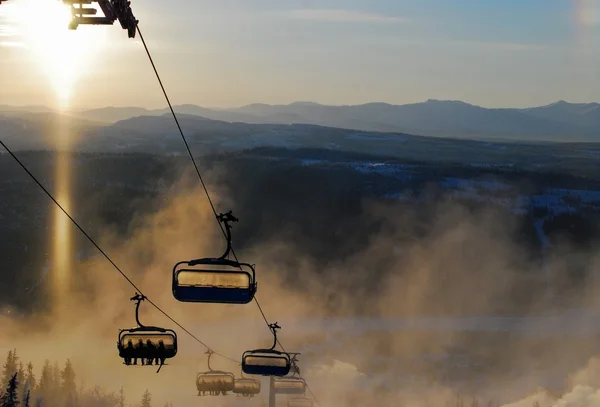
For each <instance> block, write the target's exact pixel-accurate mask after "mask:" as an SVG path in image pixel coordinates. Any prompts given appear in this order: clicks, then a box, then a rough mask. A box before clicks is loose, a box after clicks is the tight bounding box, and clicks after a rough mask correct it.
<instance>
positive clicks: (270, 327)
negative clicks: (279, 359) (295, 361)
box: [269, 322, 281, 350]
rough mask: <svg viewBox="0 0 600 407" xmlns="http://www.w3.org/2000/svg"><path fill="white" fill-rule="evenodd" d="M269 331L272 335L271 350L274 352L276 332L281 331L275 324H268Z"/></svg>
mask: <svg viewBox="0 0 600 407" xmlns="http://www.w3.org/2000/svg"><path fill="white" fill-rule="evenodd" d="M269 329H270V330H271V332H272V333H273V346H271V350H275V347H276V346H277V330H278V329H281V327H280V326H279V324H278V323H277V322H275V323H274V324H269Z"/></svg>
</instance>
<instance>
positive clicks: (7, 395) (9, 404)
mask: <svg viewBox="0 0 600 407" xmlns="http://www.w3.org/2000/svg"><path fill="white" fill-rule="evenodd" d="M18 388H19V382H18V381H17V373H16V372H15V374H14V375H12V377H11V378H10V380H9V382H8V387H7V388H6V390H5V391H4V393H3V394H2V397H0V407H18V406H19V397H18V395H17V391H18Z"/></svg>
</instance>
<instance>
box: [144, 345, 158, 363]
mask: <svg viewBox="0 0 600 407" xmlns="http://www.w3.org/2000/svg"><path fill="white" fill-rule="evenodd" d="M155 357H156V346H154V344H153V343H152V341H151V340H150V339H148V340H147V341H146V364H147V365H152V362H153V361H154V358H155Z"/></svg>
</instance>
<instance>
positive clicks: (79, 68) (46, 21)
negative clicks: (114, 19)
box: [2, 0, 107, 108]
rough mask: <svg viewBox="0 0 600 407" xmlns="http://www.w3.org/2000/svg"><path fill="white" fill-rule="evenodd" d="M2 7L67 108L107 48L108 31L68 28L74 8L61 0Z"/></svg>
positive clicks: (21, 0)
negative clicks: (91, 68)
mask: <svg viewBox="0 0 600 407" xmlns="http://www.w3.org/2000/svg"><path fill="white" fill-rule="evenodd" d="M2 7H7V9H6V10H5V11H6V14H7V17H8V18H9V20H10V22H11V23H12V25H13V26H15V28H16V31H17V32H18V33H19V35H20V37H21V40H22V43H23V46H25V47H26V48H27V49H28V50H29V51H30V56H31V57H32V61H33V63H34V64H35V65H36V66H37V67H38V68H39V69H40V70H41V71H42V72H43V73H44V74H45V75H46V76H47V77H48V79H49V82H50V85H51V86H52V88H53V89H54V92H55V94H56V96H57V99H58V102H59V105H60V106H61V107H62V108H66V107H67V106H68V103H69V101H70V99H71V97H72V94H73V91H74V87H75V84H76V83H77V81H78V80H79V79H80V78H81V77H82V76H84V75H85V73H86V71H87V70H88V69H89V68H90V67H91V64H92V62H93V61H94V59H95V58H96V57H97V56H99V55H100V54H101V52H102V50H103V49H104V46H105V43H106V38H107V37H106V31H105V30H102V29H99V27H94V26H79V28H78V29H77V30H69V29H68V25H69V22H70V21H71V11H70V8H69V6H67V5H65V4H63V2H62V1H61V0H13V1H11V2H10V3H8V4H6V6H5V5H4V4H3V5H2Z"/></svg>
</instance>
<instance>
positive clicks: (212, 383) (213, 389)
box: [196, 350, 235, 396]
mask: <svg viewBox="0 0 600 407" xmlns="http://www.w3.org/2000/svg"><path fill="white" fill-rule="evenodd" d="M213 353H214V352H213V351H212V350H208V351H207V352H206V354H207V355H208V372H203V373H198V376H197V377H196V388H197V389H198V395H199V396H219V395H223V396H226V395H227V392H228V391H233V390H234V389H235V376H234V375H233V373H228V372H222V371H219V370H213V369H212V368H211V367H210V357H211V356H212V354H213Z"/></svg>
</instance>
